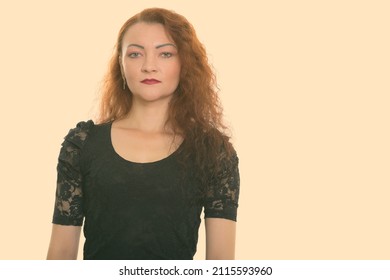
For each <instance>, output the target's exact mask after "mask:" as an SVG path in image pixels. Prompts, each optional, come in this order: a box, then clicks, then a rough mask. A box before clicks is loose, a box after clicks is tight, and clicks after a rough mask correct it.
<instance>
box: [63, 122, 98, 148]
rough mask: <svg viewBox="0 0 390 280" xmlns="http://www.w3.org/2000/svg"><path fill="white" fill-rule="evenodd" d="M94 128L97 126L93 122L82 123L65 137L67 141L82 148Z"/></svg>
mask: <svg viewBox="0 0 390 280" xmlns="http://www.w3.org/2000/svg"><path fill="white" fill-rule="evenodd" d="M94 127H95V124H94V122H93V121H92V120H88V121H80V122H78V123H77V124H76V126H75V127H73V128H71V129H70V130H69V132H68V134H67V135H66V136H65V140H66V141H67V142H70V143H72V144H73V145H75V146H78V147H81V146H83V144H84V142H85V140H86V139H87V138H88V135H89V134H90V133H91V131H92V130H93V129H94Z"/></svg>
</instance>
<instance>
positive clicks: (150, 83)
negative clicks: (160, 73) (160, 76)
mask: <svg viewBox="0 0 390 280" xmlns="http://www.w3.org/2000/svg"><path fill="white" fill-rule="evenodd" d="M141 83H144V84H147V85H154V84H158V83H161V81H159V80H156V79H145V80H142V81H141Z"/></svg>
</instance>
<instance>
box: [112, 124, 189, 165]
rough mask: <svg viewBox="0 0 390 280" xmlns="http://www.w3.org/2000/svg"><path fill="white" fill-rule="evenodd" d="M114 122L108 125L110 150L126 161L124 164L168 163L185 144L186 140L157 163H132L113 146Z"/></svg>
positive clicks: (151, 162)
mask: <svg viewBox="0 0 390 280" xmlns="http://www.w3.org/2000/svg"><path fill="white" fill-rule="evenodd" d="M113 122H114V121H111V122H109V123H108V140H109V141H108V142H109V143H110V149H111V151H112V152H113V153H114V154H115V156H116V157H117V158H119V159H120V160H122V161H124V162H127V163H130V164H135V165H155V164H159V163H162V162H165V161H168V160H170V159H171V158H173V157H174V156H176V154H177V153H178V151H179V150H180V149H181V147H182V145H183V143H184V139H183V141H182V142H181V143H180V145H179V147H178V148H177V149H176V150H175V151H174V152H173V153H171V154H170V155H168V156H166V157H164V158H162V159H159V160H156V161H148V162H137V161H131V160H128V159H125V158H124V157H123V156H121V155H120V154H119V153H118V152H117V151H116V150H115V148H114V145H113V144H112V124H113Z"/></svg>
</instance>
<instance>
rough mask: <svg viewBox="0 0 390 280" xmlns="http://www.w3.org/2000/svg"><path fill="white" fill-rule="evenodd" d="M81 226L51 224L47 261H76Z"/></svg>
mask: <svg viewBox="0 0 390 280" xmlns="http://www.w3.org/2000/svg"><path fill="white" fill-rule="evenodd" d="M80 233H81V226H63V225H57V224H53V228H52V232H51V239H50V245H49V250H48V252H47V259H48V260H76V259H77V253H78V250H79V241H80Z"/></svg>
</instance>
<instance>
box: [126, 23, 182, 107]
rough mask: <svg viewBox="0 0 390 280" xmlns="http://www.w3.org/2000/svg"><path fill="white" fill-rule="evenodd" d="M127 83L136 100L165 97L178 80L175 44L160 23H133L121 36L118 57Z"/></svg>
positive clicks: (163, 98)
mask: <svg viewBox="0 0 390 280" xmlns="http://www.w3.org/2000/svg"><path fill="white" fill-rule="evenodd" d="M119 59H120V62H121V64H122V71H123V73H124V76H125V77H126V81H127V86H128V87H129V89H130V91H131V92H132V93H133V98H135V99H138V100H140V101H144V102H145V101H146V102H153V101H158V100H167V101H169V100H170V98H171V97H172V94H173V92H174V91H175V90H176V88H177V85H178V84H179V80H180V60H179V56H178V52H177V47H176V45H175V43H174V42H173V40H172V39H171V38H170V36H169V34H168V33H167V32H166V30H165V28H164V26H163V25H162V24H158V23H144V22H140V23H136V24H134V25H133V26H131V27H130V28H129V29H128V30H127V31H126V33H125V34H124V37H123V42H122V56H121V57H120V58H119Z"/></svg>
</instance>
